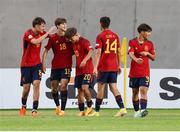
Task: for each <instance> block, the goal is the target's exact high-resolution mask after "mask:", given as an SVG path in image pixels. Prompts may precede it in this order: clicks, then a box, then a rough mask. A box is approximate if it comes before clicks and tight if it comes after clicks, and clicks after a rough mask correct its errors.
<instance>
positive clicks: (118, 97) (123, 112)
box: [109, 83, 127, 116]
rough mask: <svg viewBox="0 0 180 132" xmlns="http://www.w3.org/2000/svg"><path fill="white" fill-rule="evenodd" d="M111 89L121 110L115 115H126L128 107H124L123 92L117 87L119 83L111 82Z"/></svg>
mask: <svg viewBox="0 0 180 132" xmlns="http://www.w3.org/2000/svg"><path fill="white" fill-rule="evenodd" d="M109 87H110V90H111V92H112V93H113V95H114V97H115V99H116V102H117V104H118V106H119V108H120V110H119V112H118V113H117V114H116V115H115V116H124V115H126V114H127V111H126V108H124V104H123V100H122V98H121V94H120V92H119V90H118V89H117V84H116V83H110V84H109Z"/></svg>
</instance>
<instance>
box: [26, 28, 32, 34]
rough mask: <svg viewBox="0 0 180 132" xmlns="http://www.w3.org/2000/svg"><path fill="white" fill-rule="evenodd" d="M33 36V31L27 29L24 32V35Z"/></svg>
mask: <svg viewBox="0 0 180 132" xmlns="http://www.w3.org/2000/svg"><path fill="white" fill-rule="evenodd" d="M30 34H31V35H33V31H32V29H27V30H26V31H25V32H24V35H30Z"/></svg>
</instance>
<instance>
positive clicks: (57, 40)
mask: <svg viewBox="0 0 180 132" xmlns="http://www.w3.org/2000/svg"><path fill="white" fill-rule="evenodd" d="M55 26H56V27H57V29H58V30H57V33H55V34H53V35H51V36H50V38H49V41H48V44H47V45H46V46H45V50H44V53H43V57H42V58H43V61H42V63H43V72H45V71H46V64H45V62H46V59H47V56H48V51H49V50H50V49H52V51H53V53H54V57H53V59H52V67H51V77H50V79H51V93H52V97H53V99H54V102H55V104H56V114H57V115H59V116H64V114H65V113H64V111H65V107H66V102H67V85H68V83H69V81H70V77H71V67H72V55H73V53H74V52H73V48H72V44H71V43H70V42H69V41H67V39H66V38H65V36H64V35H65V31H66V29H67V21H66V19H65V18H57V19H56V20H55ZM59 83H60V93H61V108H60V104H59V94H58V88H59Z"/></svg>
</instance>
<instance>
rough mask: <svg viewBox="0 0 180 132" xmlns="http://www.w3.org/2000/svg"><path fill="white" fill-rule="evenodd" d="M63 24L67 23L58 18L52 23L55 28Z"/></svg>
mask: <svg viewBox="0 0 180 132" xmlns="http://www.w3.org/2000/svg"><path fill="white" fill-rule="evenodd" d="M64 23H67V20H66V19H65V18H60V17H58V18H56V20H55V22H54V24H55V26H58V25H60V24H64Z"/></svg>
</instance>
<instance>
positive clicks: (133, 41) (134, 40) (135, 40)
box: [129, 37, 137, 44]
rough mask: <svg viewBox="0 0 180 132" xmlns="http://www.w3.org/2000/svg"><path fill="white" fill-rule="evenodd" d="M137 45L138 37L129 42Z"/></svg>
mask: <svg viewBox="0 0 180 132" xmlns="http://www.w3.org/2000/svg"><path fill="white" fill-rule="evenodd" d="M136 43H137V37H135V38H133V39H130V40H129V44H136Z"/></svg>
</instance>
